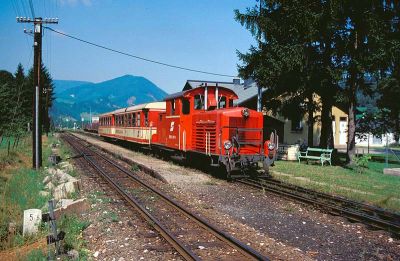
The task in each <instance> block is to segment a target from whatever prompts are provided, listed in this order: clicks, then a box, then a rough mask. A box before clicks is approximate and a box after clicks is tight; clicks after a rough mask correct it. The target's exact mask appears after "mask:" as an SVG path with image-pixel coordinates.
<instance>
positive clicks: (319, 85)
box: [235, 0, 340, 147]
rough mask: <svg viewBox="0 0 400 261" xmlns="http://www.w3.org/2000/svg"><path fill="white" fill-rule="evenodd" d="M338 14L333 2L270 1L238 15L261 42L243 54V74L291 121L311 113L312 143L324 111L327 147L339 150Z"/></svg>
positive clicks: (315, 0) (310, 129)
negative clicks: (335, 120) (335, 133)
mask: <svg viewBox="0 0 400 261" xmlns="http://www.w3.org/2000/svg"><path fill="white" fill-rule="evenodd" d="M335 10H336V9H335V6H334V5H333V4H331V1H324V2H322V1H317V0H307V1H299V0H291V1H276V0H265V1H260V3H259V6H255V7H253V8H251V9H247V11H246V13H240V12H239V11H238V10H236V11H235V13H236V20H237V21H239V22H240V23H241V24H242V25H244V26H245V27H246V28H247V29H249V30H250V32H251V33H252V34H253V35H254V36H255V38H256V39H257V40H258V48H257V47H254V46H252V47H251V48H250V50H249V52H248V53H246V54H242V53H239V52H238V56H239V58H240V60H241V61H242V62H243V65H241V66H239V74H240V75H241V76H242V77H244V78H250V77H251V78H253V79H254V80H255V81H256V82H257V84H258V85H260V86H264V87H266V88H267V90H266V96H267V97H268V100H267V101H268V103H267V106H266V107H267V108H270V109H272V110H273V111H275V112H276V111H280V113H281V114H282V115H283V116H287V117H289V116H291V117H290V118H291V119H293V117H294V118H300V117H303V115H305V114H307V115H308V134H309V136H308V144H310V145H312V144H313V126H314V123H315V121H316V120H317V119H316V118H315V117H314V112H316V111H318V110H320V109H322V117H321V121H322V133H321V139H320V141H321V142H320V145H321V146H323V147H326V146H333V139H332V138H331V137H332V119H331V109H332V105H333V103H334V96H335V93H336V90H337V86H338V84H337V81H338V78H339V76H340V73H339V72H338V71H340V66H338V64H339V63H338V62H337V61H336V60H337V59H334V57H335V55H336V54H335V52H334V51H335V50H334V42H333V41H334V40H335V35H336V27H337V25H336V24H335V23H334V21H335V19H336V17H335V15H336V13H335ZM315 93H317V94H319V95H320V96H321V101H322V108H321V107H320V106H319V103H316V102H315V98H314V94H315ZM329 139H330V141H329Z"/></svg>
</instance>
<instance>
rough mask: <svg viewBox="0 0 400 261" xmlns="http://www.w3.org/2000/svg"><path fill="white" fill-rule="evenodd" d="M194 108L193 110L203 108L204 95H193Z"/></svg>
mask: <svg viewBox="0 0 400 261" xmlns="http://www.w3.org/2000/svg"><path fill="white" fill-rule="evenodd" d="M194 109H195V110H202V109H204V95H201V94H198V95H195V96H194Z"/></svg>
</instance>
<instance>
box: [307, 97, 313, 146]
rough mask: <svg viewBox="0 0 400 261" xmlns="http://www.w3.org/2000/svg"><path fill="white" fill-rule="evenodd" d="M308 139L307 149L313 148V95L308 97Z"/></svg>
mask: <svg viewBox="0 0 400 261" xmlns="http://www.w3.org/2000/svg"><path fill="white" fill-rule="evenodd" d="M307 110H308V137H307V144H308V146H309V147H312V146H314V101H313V95H312V93H311V95H309V97H308V108H307Z"/></svg>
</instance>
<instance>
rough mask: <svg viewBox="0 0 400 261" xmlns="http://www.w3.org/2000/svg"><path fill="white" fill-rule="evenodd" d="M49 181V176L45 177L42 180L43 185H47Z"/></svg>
mask: <svg viewBox="0 0 400 261" xmlns="http://www.w3.org/2000/svg"><path fill="white" fill-rule="evenodd" d="M50 181H51V177H50V176H46V177H44V179H43V184H44V185H46V184H47V183H49V182H50Z"/></svg>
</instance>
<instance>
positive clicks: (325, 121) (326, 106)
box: [319, 95, 334, 148]
mask: <svg viewBox="0 0 400 261" xmlns="http://www.w3.org/2000/svg"><path fill="white" fill-rule="evenodd" d="M321 102H322V112H321V137H320V140H319V147H321V148H328V147H329V148H333V146H334V144H333V133H332V106H333V101H332V97H328V95H323V96H322V97H321Z"/></svg>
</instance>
